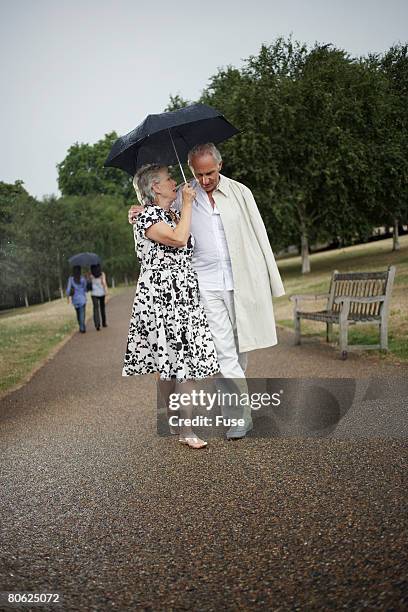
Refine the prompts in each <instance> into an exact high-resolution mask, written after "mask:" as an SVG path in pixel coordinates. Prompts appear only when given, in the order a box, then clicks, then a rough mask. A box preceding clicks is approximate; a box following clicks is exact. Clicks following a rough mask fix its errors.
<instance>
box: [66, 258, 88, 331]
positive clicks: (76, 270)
mask: <svg viewBox="0 0 408 612" xmlns="http://www.w3.org/2000/svg"><path fill="white" fill-rule="evenodd" d="M72 272H73V274H72V276H70V277H69V279H68V284H67V291H66V293H67V299H68V303H69V298H71V303H72V305H73V306H74V308H75V311H76V316H77V319H78V325H79V331H80V332H81V334H84V333H85V332H86V327H85V308H86V280H85V277H84V276H82V274H81V266H74V267H73V269H72Z"/></svg>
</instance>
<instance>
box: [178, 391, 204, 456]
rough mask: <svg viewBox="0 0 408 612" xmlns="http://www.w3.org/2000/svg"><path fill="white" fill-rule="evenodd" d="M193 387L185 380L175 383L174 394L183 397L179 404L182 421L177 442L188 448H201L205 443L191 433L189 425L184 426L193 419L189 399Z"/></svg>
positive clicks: (191, 429) (191, 405) (191, 404)
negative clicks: (187, 398) (187, 396)
mask: <svg viewBox="0 0 408 612" xmlns="http://www.w3.org/2000/svg"><path fill="white" fill-rule="evenodd" d="M195 386H196V385H195V383H194V381H193V380H187V381H185V382H183V383H176V386H175V389H174V393H176V394H177V395H178V396H179V397H180V395H183V396H184V397H183V400H184V401H183V403H181V402H179V404H180V412H179V417H180V419H182V422H181V425H180V434H179V435H180V437H179V441H180V442H182V443H183V444H187V445H188V446H191V448H203V447H204V446H207V442H204V440H201V439H200V438H198V437H197V435H196V434H195V433H194V431H193V428H192V426H191V424H189V425H188V424H186V420H188V421H190V423H191V419H192V418H193V402H192V399H191V393H192V391H193V390H194V389H195ZM187 394H188V395H190V401H189V402H187V401H185V400H186V395H187ZM185 404H187V405H185Z"/></svg>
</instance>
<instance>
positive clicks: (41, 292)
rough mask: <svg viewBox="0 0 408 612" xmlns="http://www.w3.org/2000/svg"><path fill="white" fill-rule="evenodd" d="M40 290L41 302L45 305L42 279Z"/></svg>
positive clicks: (39, 283)
mask: <svg viewBox="0 0 408 612" xmlns="http://www.w3.org/2000/svg"><path fill="white" fill-rule="evenodd" d="M38 288H39V290H40V300H41V303H43V302H44V301H45V300H44V291H43V286H42V282H41V278H39V279H38Z"/></svg>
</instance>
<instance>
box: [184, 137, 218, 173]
mask: <svg viewBox="0 0 408 612" xmlns="http://www.w3.org/2000/svg"><path fill="white" fill-rule="evenodd" d="M207 154H210V155H212V156H213V158H214V159H215V161H216V162H217V164H220V163H221V162H222V157H221V153H220V152H219V150H218V149H217V147H216V146H215V144H214V143H213V142H206V143H205V144H199V145H196V146H195V147H193V148H192V149H191V151H189V152H188V165H189V166H190V168H191V161H192V159H193V157H196V156H198V157H200V156H201V155H207Z"/></svg>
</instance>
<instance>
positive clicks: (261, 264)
mask: <svg viewBox="0 0 408 612" xmlns="http://www.w3.org/2000/svg"><path fill="white" fill-rule="evenodd" d="M188 164H189V166H190V169H191V170H192V172H193V174H194V176H195V179H196V180H195V181H193V183H192V186H193V188H194V190H195V192H196V198H195V201H194V203H193V210H192V220H191V233H192V235H193V236H194V238H195V247H194V253H193V259H192V266H193V268H194V269H195V270H196V272H197V275H198V282H199V288H200V297H201V300H202V302H203V305H204V308H205V312H206V315H207V320H208V324H209V326H210V330H211V333H212V336H213V340H214V344H215V348H216V351H217V358H218V362H219V365H220V369H221V374H222V376H223V378H224V379H228V380H225V381H224V382H225V387H226V389H228V390H229V391H231V383H232V384H234V385H237V383H238V387H239V390H240V392H241V393H243V392H247V386H246V381H245V370H246V367H247V362H248V359H247V353H248V351H250V350H254V349H257V348H265V347H267V346H273V345H275V344H277V337H276V329H275V321H274V315H273V305H272V296H275V297H278V296H280V295H284V293H285V290H284V287H283V284H282V280H281V278H280V274H279V271H278V268H277V266H276V263H275V259H274V256H273V253H272V250H271V247H270V244H269V240H268V237H267V233H266V229H265V226H264V224H263V221H262V218H261V216H260V214H259V211H258V208H257V206H256V203H255V200H254V198H253V195H252V193H251V191H250V190H249V189H248V188H247V187H246V186H245V185H243V184H242V183H238V182H237V181H234V180H232V179H229V178H227V177H226V176H223V175H222V174H220V171H221V168H222V158H221V154H220V152H219V151H218V149H217V148H216V147H215V145H214V144H212V143H206V144H202V145H198V146H196V147H194V148H193V149H192V150H191V151H190V152H189V155H188ZM180 202H181V193H180V192H179V195H178V197H177V199H176V202H175V205H174V206H175V208H176V210H177V209H178V208H179V207H180ZM139 212H140V208H139V207H137V206H133V207H131V208H130V210H129V222H131V223H133V222H134V219H135V218H137V214H138V213H139ZM231 379H233V380H231ZM239 381H241V384H239ZM243 416H244V418H245V426H244V427H240V426H236V427H231V428H230V429H229V430H228V431H227V438H242V437H244V436H245V435H246V433H247V432H248V431H249V430H250V429H252V419H251V410H250V407H247V409H245V410H244V414H243Z"/></svg>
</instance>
